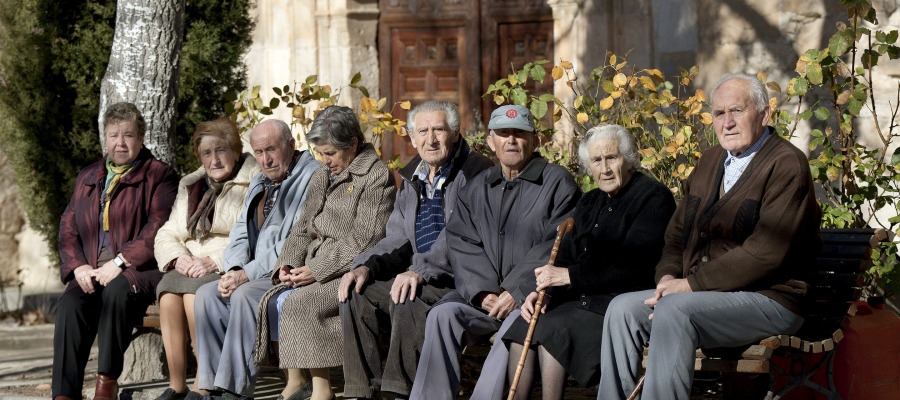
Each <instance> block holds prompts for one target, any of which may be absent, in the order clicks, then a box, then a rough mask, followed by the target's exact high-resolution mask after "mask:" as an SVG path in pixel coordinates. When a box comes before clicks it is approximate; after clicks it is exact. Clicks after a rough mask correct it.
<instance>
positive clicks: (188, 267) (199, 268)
mask: <svg viewBox="0 0 900 400" xmlns="http://www.w3.org/2000/svg"><path fill="white" fill-rule="evenodd" d="M175 271H177V272H178V273H179V274H182V275H184V276H186V277H188V278H199V277H201V276H204V275H206V274H211V273H213V272H217V271H219V266H218V265H216V263H215V262H213V260H212V259H211V258H209V257H202V258H201V257H194V256H192V255H190V254H182V255H180V256H178V258H176V259H175Z"/></svg>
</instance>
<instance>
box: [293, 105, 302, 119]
mask: <svg viewBox="0 0 900 400" xmlns="http://www.w3.org/2000/svg"><path fill="white" fill-rule="evenodd" d="M304 114H305V112H304V111H303V106H294V109H293V110H292V111H291V116H292V117H294V118H302V117H303V115H304Z"/></svg>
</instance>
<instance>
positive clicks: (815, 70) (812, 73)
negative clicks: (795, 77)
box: [806, 63, 822, 85]
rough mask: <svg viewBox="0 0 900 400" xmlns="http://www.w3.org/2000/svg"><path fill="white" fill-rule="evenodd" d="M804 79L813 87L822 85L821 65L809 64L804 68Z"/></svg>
mask: <svg viewBox="0 0 900 400" xmlns="http://www.w3.org/2000/svg"><path fill="white" fill-rule="evenodd" d="M806 77H807V78H808V79H809V83H812V84H813V85H821V84H822V65H821V64H819V63H810V64H809V65H807V67H806Z"/></svg>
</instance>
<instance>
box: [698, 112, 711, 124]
mask: <svg viewBox="0 0 900 400" xmlns="http://www.w3.org/2000/svg"><path fill="white" fill-rule="evenodd" d="M700 122H701V123H703V125H709V124H711V123H712V114H710V113H708V112H705V113H700Z"/></svg>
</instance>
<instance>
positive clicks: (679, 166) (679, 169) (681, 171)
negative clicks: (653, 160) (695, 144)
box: [678, 164, 687, 174]
mask: <svg viewBox="0 0 900 400" xmlns="http://www.w3.org/2000/svg"><path fill="white" fill-rule="evenodd" d="M685 169H687V166H685V165H684V164H678V173H679V174H683V173H684V170H685Z"/></svg>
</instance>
